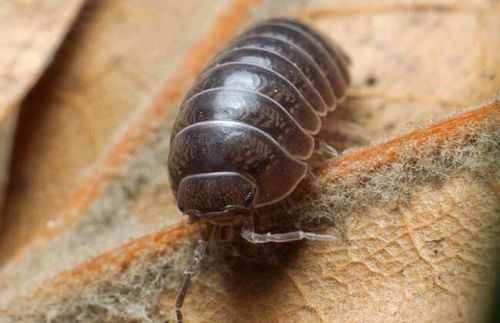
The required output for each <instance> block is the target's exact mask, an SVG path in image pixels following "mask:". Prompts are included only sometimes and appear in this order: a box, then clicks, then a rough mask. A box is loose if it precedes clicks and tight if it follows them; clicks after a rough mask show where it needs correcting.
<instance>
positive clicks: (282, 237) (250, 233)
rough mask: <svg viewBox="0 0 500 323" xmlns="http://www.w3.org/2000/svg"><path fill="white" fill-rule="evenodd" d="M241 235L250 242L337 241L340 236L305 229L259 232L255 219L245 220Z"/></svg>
mask: <svg viewBox="0 0 500 323" xmlns="http://www.w3.org/2000/svg"><path fill="white" fill-rule="evenodd" d="M241 237H242V238H243V239H245V240H246V241H248V242H250V243H269V242H276V243H282V242H292V241H298V240H303V239H306V240H315V241H335V240H338V239H339V238H338V237H337V236H336V235H328V234H317V233H312V232H305V231H301V230H298V231H290V232H285V233H271V232H267V233H257V232H255V227H254V226H253V221H251V220H248V221H245V222H244V225H243V227H242V229H241Z"/></svg>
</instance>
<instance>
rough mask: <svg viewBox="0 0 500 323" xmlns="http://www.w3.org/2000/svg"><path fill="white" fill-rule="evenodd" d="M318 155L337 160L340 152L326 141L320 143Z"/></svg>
mask: <svg viewBox="0 0 500 323" xmlns="http://www.w3.org/2000/svg"><path fill="white" fill-rule="evenodd" d="M317 153H318V154H320V155H322V156H325V157H326V158H328V159H330V158H337V157H338V156H339V152H338V151H337V149H335V148H334V147H333V146H331V145H330V144H328V143H327V142H326V141H324V140H320V141H319V147H318V149H317Z"/></svg>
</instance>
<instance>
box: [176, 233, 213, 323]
mask: <svg viewBox="0 0 500 323" xmlns="http://www.w3.org/2000/svg"><path fill="white" fill-rule="evenodd" d="M207 246H208V242H207V241H206V240H202V239H200V240H198V245H197V246H196V249H195V251H194V256H193V260H192V262H191V263H190V264H189V265H188V266H187V268H186V269H184V273H183V275H184V278H183V279H182V283H181V286H180V288H179V290H178V291H177V296H176V298H175V318H176V321H177V323H183V322H184V320H183V315H182V305H183V303H184V299H185V298H186V294H187V291H188V289H189V286H190V285H191V278H192V277H193V275H194V274H195V273H196V272H197V271H198V269H199V267H200V262H201V260H202V259H203V258H205V256H206V254H207Z"/></svg>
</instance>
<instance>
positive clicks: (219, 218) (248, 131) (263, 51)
mask: <svg viewBox="0 0 500 323" xmlns="http://www.w3.org/2000/svg"><path fill="white" fill-rule="evenodd" d="M349 65H350V59H349V57H348V56H347V55H346V54H345V52H344V51H343V50H342V49H341V48H340V47H339V46H337V45H336V44H335V43H333V42H331V41H329V40H327V39H326V38H325V37H323V36H322V35H321V34H320V33H319V32H317V31H316V30H314V29H312V28H311V27H309V26H307V25H306V24H304V23H301V22H299V21H297V20H294V19H290V18H273V19H268V20H265V21H263V22H261V23H258V24H256V25H254V26H253V27H251V28H250V29H248V30H247V31H245V32H243V33H242V34H241V35H239V36H238V37H237V38H236V39H234V40H233V41H232V42H231V44H230V45H229V46H228V47H227V48H226V49H225V50H223V51H222V52H221V53H220V54H219V55H218V56H216V58H215V59H214V60H213V61H212V63H211V64H209V66H208V67H207V68H206V69H205V70H204V71H203V72H202V73H201V75H200V76H199V78H198V79H197V81H196V82H195V84H194V86H193V87H192V89H191V90H190V91H189V92H188V94H187V95H186V98H185V99H184V101H183V103H182V104H181V108H180V110H179V113H178V116H177V119H176V122H175V124H174V128H173V132H172V135H171V146H170V154H169V159H168V170H169V175H170V182H171V186H172V190H173V192H174V194H175V197H176V200H177V205H178V207H179V209H180V210H181V212H182V213H184V214H186V215H188V216H189V219H190V221H191V222H198V223H210V224H214V225H218V226H220V225H228V224H229V225H232V224H234V223H243V229H242V237H243V238H245V239H246V240H248V241H250V242H254V243H260V242H287V241H293V240H299V239H304V238H305V239H312V240H328V239H331V238H332V237H331V236H326V235H318V234H314V233H307V232H302V231H294V232H289V233H281V234H271V233H268V234H258V233H255V232H254V230H253V220H252V216H253V215H254V212H253V211H254V210H255V209H257V208H260V207H262V206H265V205H269V204H273V203H276V202H278V201H281V200H283V199H284V198H286V197H287V196H288V195H289V194H290V193H291V192H292V191H293V190H294V189H295V188H296V186H297V185H298V184H299V183H300V182H301V181H302V179H303V178H304V177H305V176H306V173H307V172H308V167H309V166H308V164H307V161H308V159H309V158H310V157H311V154H312V153H313V150H314V147H315V137H314V136H315V135H316V134H317V133H318V132H319V130H320V128H321V117H323V116H325V115H326V114H327V113H328V112H329V111H332V110H333V109H335V107H336V105H337V103H338V102H340V101H342V100H343V99H344V97H345V94H346V88H347V86H348V85H349V83H350V76H349ZM206 246H207V243H206V237H204V238H202V239H201V240H200V242H199V244H198V247H197V249H196V254H195V259H194V262H193V264H191V265H190V267H189V268H188V269H187V270H186V271H185V273H184V281H183V284H182V287H181V289H180V291H179V294H178V297H177V303H176V313H177V314H176V315H177V320H178V322H182V313H181V310H180V308H181V306H182V303H183V300H184V297H185V294H186V291H187V288H188V285H189V282H190V279H191V276H192V274H193V271H194V269H195V268H196V266H197V264H198V263H199V262H200V260H201V258H202V257H203V255H204V254H205V252H206Z"/></svg>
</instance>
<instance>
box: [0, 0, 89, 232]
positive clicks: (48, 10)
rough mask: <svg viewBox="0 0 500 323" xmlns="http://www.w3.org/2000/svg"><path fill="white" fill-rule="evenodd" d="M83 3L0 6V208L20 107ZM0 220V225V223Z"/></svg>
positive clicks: (10, 3) (80, 0)
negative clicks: (0, 22) (0, 67)
mask: <svg viewBox="0 0 500 323" xmlns="http://www.w3.org/2000/svg"><path fill="white" fill-rule="evenodd" d="M83 3H84V0H71V1H36V3H35V2H33V1H3V2H2V3H0V20H1V21H2V28H1V30H0V39H1V41H0V66H2V71H1V72H0V205H1V204H2V201H3V194H4V192H3V191H4V188H5V185H6V183H7V170H8V167H9V160H10V154H11V142H12V140H13V135H14V130H15V126H16V123H17V118H18V113H19V104H20V102H21V100H22V99H23V98H24V96H25V95H26V93H27V92H28V91H29V90H30V88H31V87H32V86H33V85H34V84H35V83H36V82H37V81H38V79H39V77H40V75H41V73H42V72H43V70H44V69H45V68H46V66H47V65H48V64H50V62H51V58H52V56H53V55H54V52H55V50H56V49H57V48H58V47H59V44H60V43H61V41H62V38H63V37H64V36H65V35H66V33H67V31H68V29H69V28H70V26H71V24H72V22H73V20H74V19H75V17H76V15H77V14H78V12H79V10H80V8H81V6H82V4H83ZM1 220H2V219H1V218H0V222H1Z"/></svg>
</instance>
